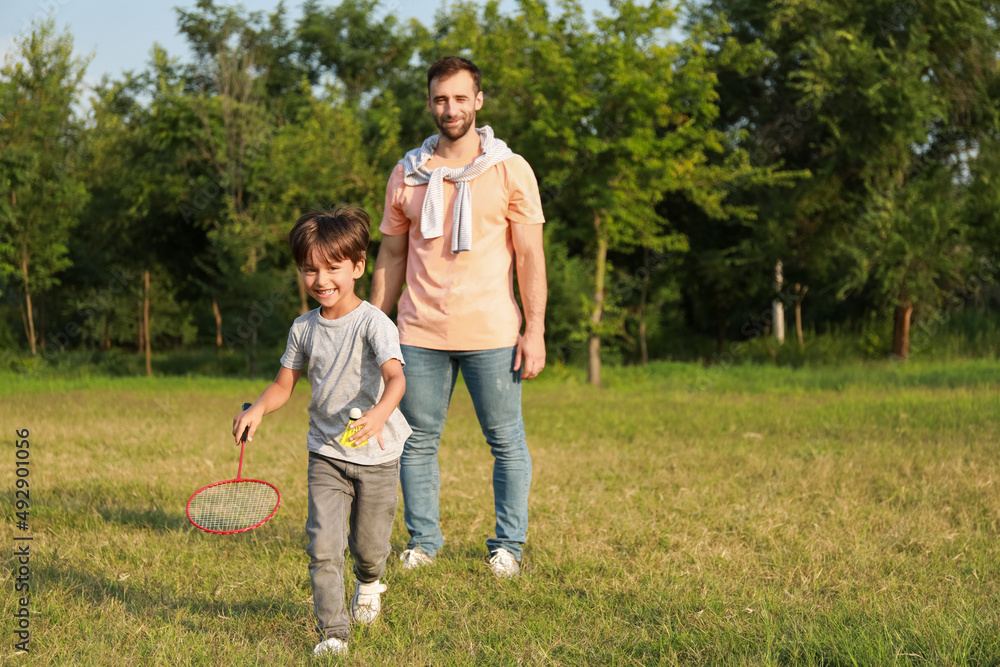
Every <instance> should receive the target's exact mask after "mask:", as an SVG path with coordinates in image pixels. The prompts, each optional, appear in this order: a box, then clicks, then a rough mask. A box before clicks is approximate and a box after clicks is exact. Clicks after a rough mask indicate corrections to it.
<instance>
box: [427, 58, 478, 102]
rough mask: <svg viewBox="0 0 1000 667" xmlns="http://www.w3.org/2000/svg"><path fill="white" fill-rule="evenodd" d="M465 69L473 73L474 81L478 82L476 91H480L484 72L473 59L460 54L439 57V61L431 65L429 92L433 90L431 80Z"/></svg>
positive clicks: (428, 83) (428, 76)
mask: <svg viewBox="0 0 1000 667" xmlns="http://www.w3.org/2000/svg"><path fill="white" fill-rule="evenodd" d="M462 70H465V71H466V72H468V73H469V74H471V75H472V81H473V82H474V83H475V84H476V92H477V93H478V92H479V86H480V84H481V83H482V80H483V74H482V72H480V71H479V68H478V67H476V66H475V65H474V64H473V62H472V61H471V60H466V59H465V58H459V57H458V56H445V57H444V58H439V59H438V60H437V61H435V62H434V64H433V65H431V68H430V69H429V70H427V93H428V94H430V92H431V81H433V80H434V79H436V78H438V77H442V76H446V77H447V76H451V75H452V74H456V73H458V72H461V71H462Z"/></svg>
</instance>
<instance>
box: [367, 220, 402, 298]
mask: <svg viewBox="0 0 1000 667" xmlns="http://www.w3.org/2000/svg"><path fill="white" fill-rule="evenodd" d="M409 244H410V240H409V237H408V236H407V235H406V234H397V235H385V236H383V237H382V245H381V246H379V249H378V257H377V258H376V259H375V270H374V272H373V273H372V292H371V304H372V305H373V306H375V307H376V308H378V309H379V310H381V311H382V312H383V313H385V314H386V315H388V314H389V313H391V312H392V309H393V306H395V305H396V302H397V301H399V294H400V292H402V291H403V281H404V280H405V279H406V253H407V252H408V251H409V248H410V245H409Z"/></svg>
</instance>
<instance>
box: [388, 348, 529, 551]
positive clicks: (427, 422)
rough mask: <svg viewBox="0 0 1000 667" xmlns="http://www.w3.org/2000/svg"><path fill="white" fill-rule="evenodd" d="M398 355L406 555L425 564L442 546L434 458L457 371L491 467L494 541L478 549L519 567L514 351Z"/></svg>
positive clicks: (524, 454) (524, 489)
mask: <svg viewBox="0 0 1000 667" xmlns="http://www.w3.org/2000/svg"><path fill="white" fill-rule="evenodd" d="M402 352H403V359H405V360H406V365H405V366H404V367H403V373H404V374H405V376H406V394H405V395H404V396H403V400H402V402H401V403H400V404H399V408H400V410H401V411H402V413H403V416H404V417H406V421H408V422H409V424H410V428H412V429H413V434H412V435H411V436H410V437H409V439H407V441H406V445H405V446H404V447H403V457H402V459H400V473H399V481H400V483H401V485H402V487H403V509H404V511H403V516H404V518H405V519H406V528H407V530H408V531H409V532H410V542H409V545H408V547H407V548H409V549H414V548H419V549H420V550H421V551H422V552H424V553H425V554H427V555H428V556H431V557H433V556H434V555H435V554H436V553H437V551H438V549H440V548H441V545H442V544H443V543H444V537H443V536H442V534H441V526H440V524H439V518H440V511H439V505H438V491H439V490H440V488H441V475H440V472H439V470H438V458H437V454H438V447H440V445H441V433H442V431H444V423H445V417H447V415H448V404H449V403H450V401H451V394H452V391H453V390H454V389H455V380H456V379H457V378H458V372H459V371H460V370H461V372H462V377H464V378H465V384H466V386H467V387H468V388H469V395H470V396H471V397H472V404H473V406H475V408H476V416H477V417H478V418H479V425H480V427H481V428H482V429H483V435H485V436H486V442H487V443H488V444H489V446H490V450H491V451H492V452H493V459H494V463H493V500H494V507H495V509H496V534H497V536H496V538H490V539H488V540H486V548H487V549H488V550H489V552H490V553H493V552H494V551H496V550H497V548H499V547H503V548H504V549H506V550H507V551H509V552H510V553H512V554H513V555H514V557H515V558H516V559H518V560H521V548H522V545H523V544H524V543H525V541H526V540H527V537H528V489H529V487H530V486H531V456H530V455H529V454H528V442H527V439H526V438H525V434H524V421H523V420H522V418H521V373H520V371H514V370H513V368H514V355H515V352H516V348H514V347H505V348H499V349H494V350H475V351H472V352H456V351H453V350H430V349H427V348H422V347H412V346H410V345H403V346H402ZM470 483H473V484H474V483H476V481H475V480H470Z"/></svg>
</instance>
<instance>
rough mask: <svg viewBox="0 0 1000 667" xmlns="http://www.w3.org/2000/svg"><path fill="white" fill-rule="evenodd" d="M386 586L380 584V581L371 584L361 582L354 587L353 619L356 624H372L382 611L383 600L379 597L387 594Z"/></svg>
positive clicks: (352, 601)
mask: <svg viewBox="0 0 1000 667" xmlns="http://www.w3.org/2000/svg"><path fill="white" fill-rule="evenodd" d="M385 589H386V585H385V584H380V583H379V582H378V579H376V580H375V581H373V582H372V583H370V584H362V583H361V582H360V581H359V582H358V583H357V584H356V585H355V587H354V599H352V600H351V618H353V619H354V622H355V623H371V622H372V621H374V620H375V619H376V618H378V614H379V612H380V611H382V599H381V598H380V597H379V596H380V595H381V594H382V593H385Z"/></svg>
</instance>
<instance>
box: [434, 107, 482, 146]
mask: <svg viewBox="0 0 1000 667" xmlns="http://www.w3.org/2000/svg"><path fill="white" fill-rule="evenodd" d="M475 122H476V114H471V115H469V116H466V118H465V121H464V122H463V123H462V124H461V125H459V126H458V127H456V128H454V129H446V128H445V125H444V121H443V120H442V118H441V117H440V116H437V117H435V118H434V124H435V125H437V128H438V132H439V133H440V134H441V136H443V137H446V138H448V139H449V140H451V141H456V140H458V139H461V138H462V137H464V136H465V135H466V133H467V132H468V131H469V128H471V127H472V125H473V124H474V123H475Z"/></svg>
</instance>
